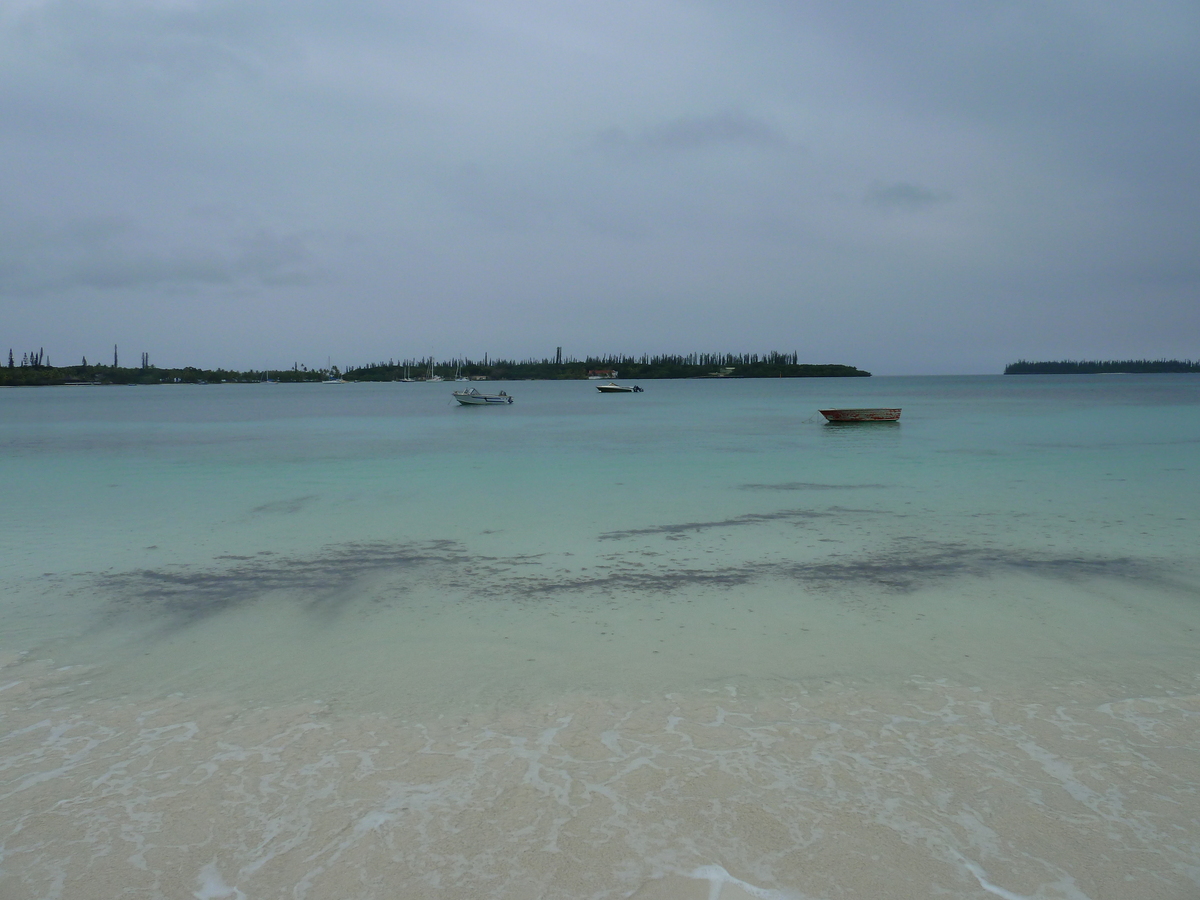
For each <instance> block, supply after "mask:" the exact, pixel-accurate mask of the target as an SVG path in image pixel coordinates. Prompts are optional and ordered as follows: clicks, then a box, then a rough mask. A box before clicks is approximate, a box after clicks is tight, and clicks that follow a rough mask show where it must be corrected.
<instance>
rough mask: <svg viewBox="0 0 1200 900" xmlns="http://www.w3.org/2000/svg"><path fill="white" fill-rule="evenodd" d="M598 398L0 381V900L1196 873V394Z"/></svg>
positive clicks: (765, 890) (975, 882) (1199, 849)
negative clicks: (870, 416) (885, 412)
mask: <svg viewBox="0 0 1200 900" xmlns="http://www.w3.org/2000/svg"><path fill="white" fill-rule="evenodd" d="M643 386H644V387H645V388H646V391H645V393H642V394H636V395H600V394H599V393H598V392H596V391H595V390H594V388H593V386H591V385H588V384H585V383H580V382H561V383H559V382H528V383H514V384H508V385H501V386H498V388H499V387H503V388H504V389H506V390H508V391H509V393H511V394H513V395H514V396H515V397H516V403H514V404H513V405H512V406H506V407H503V408H460V407H458V406H457V405H456V404H454V403H453V402H452V401H451V398H450V390H451V389H452V386H451V385H433V384H379V385H368V384H362V385H358V384H349V385H340V386H334V385H208V386H182V385H180V386H170V387H159V388H90V387H72V388H46V389H29V390H9V391H5V392H3V393H0V423H3V426H4V427H3V429H2V430H0V431H2V433H0V483H2V484H3V485H4V488H5V490H4V495H5V504H4V505H5V511H6V513H7V521H8V525H7V527H6V528H5V531H4V537H3V546H2V548H0V549H2V553H3V570H2V571H0V584H2V586H3V598H4V599H3V606H2V607H0V615H2V617H3V618H2V619H0V626H2V627H0V662H3V663H4V668H3V669H2V670H0V702H2V703H3V706H2V707H0V708H2V710H3V715H4V719H5V721H4V723H3V725H0V734H2V735H3V737H0V822H4V823H12V824H10V825H0V841H2V842H3V844H2V846H3V849H2V850H0V892H3V891H4V890H8V891H10V892H11V891H16V893H15V894H13V895H14V896H17V895H20V896H31V897H35V896H38V897H40V896H47V897H50V896H54V897H58V896H62V897H85V896H97V894H96V893H95V890H96V888H95V885H96V883H97V881H96V879H104V880H106V883H108V884H111V885H113V886H115V887H117V888H118V889H119V890H115V891H113V892H112V895H113V896H115V895H116V893H118V892H119V891H126V892H128V895H129V896H146V897H157V896H163V897H168V896H170V897H174V896H191V895H193V894H194V895H196V896H199V897H213V898H216V897H225V896H228V897H238V896H246V897H252V896H281V897H282V896H289V897H314V898H315V897H325V896H345V897H350V896H355V897H359V896H361V897H377V896H378V897H394V896H401V897H409V896H411V897H424V896H430V897H432V896H438V897H460V896H461V897H476V896H496V897H522V898H524V897H530V898H532V897H580V896H587V897H626V896H630V895H637V896H646V897H650V896H671V897H684V896H692V894H690V893H688V892H689V891H690V890H692V889H693V888H694V889H695V890H696V891H700V892H701V893H697V894H695V896H704V897H707V896H709V891H710V888H711V890H714V891H715V890H717V886H719V885H720V884H721V883H722V882H721V879H720V878H718V877H717V876H715V875H713V873H714V872H718V873H727V875H728V878H729V879H733V880H727V881H725V882H723V883H724V884H725V888H724V891H723V893H722V896H726V895H728V896H733V892H735V890H738V889H740V890H742V891H745V892H749V893H750V894H751V895H757V896H771V897H805V898H834V897H838V898H841V897H850V898H857V897H863V898H867V897H880V896H887V897H908V896H911V897H928V896H932V895H934V894H936V893H938V892H939V891H940V892H943V893H946V894H948V895H952V896H956V897H979V898H984V897H995V896H1001V897H1008V898H1011V897H1030V898H1034V897H1036V898H1047V900H1050V898H1060V897H1061V898H1082V897H1086V898H1088V900H1100V898H1107V897H1113V898H1117V897H1121V898H1124V897H1131V896H1137V897H1172V898H1174V897H1180V898H1182V897H1191V896H1195V895H1196V893H1197V892H1200V828H1198V827H1197V825H1198V824H1200V823H1198V822H1197V821H1196V815H1195V812H1194V811H1195V809H1196V803H1195V798H1194V787H1193V785H1194V784H1195V782H1196V781H1197V779H1198V778H1200V757H1198V755H1197V751H1196V750H1195V748H1196V747H1197V746H1200V741H1197V740H1196V738H1197V737H1200V735H1198V733H1197V731H1198V729H1197V722H1198V714H1200V702H1198V700H1197V679H1198V677H1200V657H1198V655H1197V650H1198V649H1200V630H1198V627H1200V552H1198V550H1197V547H1198V546H1200V540H1198V538H1200V527H1198V516H1197V508H1198V505H1197V501H1198V500H1200V453H1198V452H1197V451H1198V450H1200V381H1198V380H1197V379H1195V378H1193V377H1190V376H1126V377H1122V376H1107V377H1106V376H1098V377H1081V376H1076V377H1058V378H1056V377H1022V378H1014V377H1008V378H1005V377H971V378H878V377H877V378H870V379H812V380H792V379H785V380H753V381H752V380H747V381H739V380H717V381H679V382H647V383H646V384H644V385H643ZM825 406H900V407H903V408H904V414H903V417H902V420H901V422H900V423H897V424H878V425H865V426H830V425H826V424H824V422H823V420H822V419H821V417H820V416H819V415H818V414H817V410H818V408H821V407H825ZM721 877H725V876H724V875H722V876H721ZM705 878H708V879H709V880H705ZM714 879H715V880H714ZM710 881H711V885H710ZM739 886H740V887H739ZM89 891H90V893H89ZM655 891H657V892H658V893H654V892H655ZM637 892H641V893H640V894H639V893H637ZM106 895H108V894H106Z"/></svg>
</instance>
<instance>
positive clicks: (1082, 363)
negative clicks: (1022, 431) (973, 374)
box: [1004, 359, 1200, 375]
mask: <svg viewBox="0 0 1200 900" xmlns="http://www.w3.org/2000/svg"><path fill="white" fill-rule="evenodd" d="M1164 372H1200V362H1192V361H1191V360H1179V359H1124V360H1114V359H1109V360H1103V361H1099V360H1070V359H1064V360H1060V361H1059V362H1028V361H1026V360H1021V361H1020V362H1015V363H1009V364H1008V365H1007V366H1005V367H1004V374H1005V375H1134V374H1137V375H1143V374H1150V373H1156V374H1157V373H1164Z"/></svg>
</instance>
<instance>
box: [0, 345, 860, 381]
mask: <svg viewBox="0 0 1200 900" xmlns="http://www.w3.org/2000/svg"><path fill="white" fill-rule="evenodd" d="M118 363H119V357H118V356H117V353H116V349H115V348H114V351H113V364H112V365H104V364H99V365H97V364H89V363H88V361H87V360H86V359H84V360H83V361H82V363H81V364H80V365H77V366H57V367H56V366H52V365H50V362H49V359H48V358H47V357H46V356H45V353H44V352H43V351H42V350H38V351H36V352H34V353H26V354H23V355H22V357H21V359H20V360H19V361H18V360H17V359H16V358H15V356H14V355H13V353H12V351H9V355H8V365H7V366H0V386H8V387H21V386H28V387H33V386H48V385H69V384H77V385H98V384H147V385H149V384H247V383H249V384H252V383H256V382H292V383H294V382H320V381H328V380H330V379H335V378H340V379H342V380H344V381H404V380H409V381H428V380H431V379H433V380H442V381H451V380H453V379H454V378H456V377H458V378H469V379H471V380H472V381H531V380H572V379H574V380H584V379H588V378H593V379H594V378H601V379H605V380H608V379H615V378H622V379H652V378H845V377H870V375H871V373H870V372H866V371H863V370H862V369H858V368H855V367H854V366H844V365H836V364H825V365H813V364H809V363H801V362H799V361H798V360H797V355H796V354H795V353H778V352H772V353H766V354H762V355H760V354H757V353H746V354H732V353H724V354H722V353H714V354H706V353H692V354H688V355H682V356H672V355H663V356H648V355H643V356H636V357H635V356H605V357H588V358H586V359H581V360H580V359H571V358H567V359H564V358H563V357H562V354H561V352H559V353H558V354H556V356H555V358H554V359H541V360H533V359H527V360H521V361H515V360H506V359H487V358H485V359H484V360H483V361H482V362H481V361H479V360H470V359H454V360H449V361H442V362H438V361H435V360H433V359H432V358H426V359H407V360H399V361H397V360H388V361H387V362H377V363H370V364H367V365H363V366H350V367H348V368H346V369H345V370H344V371H343V370H341V369H339V368H338V367H337V366H330V367H328V368H318V369H310V368H308V367H307V366H302V365H300V364H299V363H295V364H293V366H292V367H291V368H290V369H251V370H247V371H244V372H243V371H234V370H231V369H199V368H196V367H194V366H184V367H182V368H171V367H162V366H157V365H153V364H152V363H151V362H150V359H149V355H148V354H145V353H143V354H142V358H141V363H140V365H138V366H136V367H130V366H125V367H122V366H120V365H118Z"/></svg>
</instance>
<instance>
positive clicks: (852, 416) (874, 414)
mask: <svg viewBox="0 0 1200 900" xmlns="http://www.w3.org/2000/svg"><path fill="white" fill-rule="evenodd" d="M820 413H821V415H823V416H824V417H825V418H826V419H828V420H829V421H830V422H836V423H839V424H840V423H842V422H897V421H899V419H900V410H898V409H822V410H820Z"/></svg>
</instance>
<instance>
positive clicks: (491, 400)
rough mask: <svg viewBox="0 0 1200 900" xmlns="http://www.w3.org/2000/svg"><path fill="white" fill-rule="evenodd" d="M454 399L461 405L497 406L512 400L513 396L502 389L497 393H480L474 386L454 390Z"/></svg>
mask: <svg viewBox="0 0 1200 900" xmlns="http://www.w3.org/2000/svg"><path fill="white" fill-rule="evenodd" d="M454 399H455V400H457V401H458V402H459V403H461V404H462V405H463V406H499V405H500V404H502V403H512V402H513V398H512V397H510V396H509V395H508V394H506V393H504V391H501V392H500V393H498V394H481V393H479V391H478V390H477V389H475V388H471V389H470V390H469V391H455V392H454Z"/></svg>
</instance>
